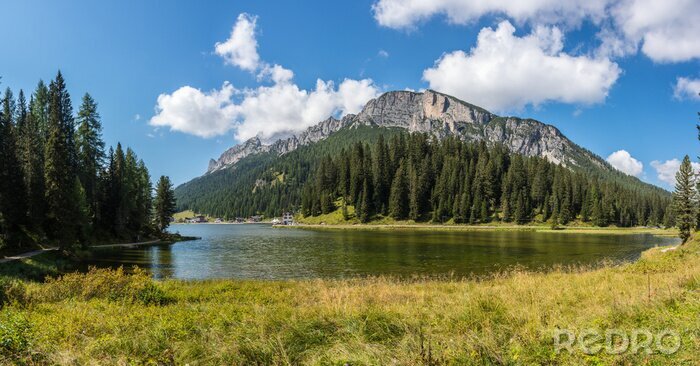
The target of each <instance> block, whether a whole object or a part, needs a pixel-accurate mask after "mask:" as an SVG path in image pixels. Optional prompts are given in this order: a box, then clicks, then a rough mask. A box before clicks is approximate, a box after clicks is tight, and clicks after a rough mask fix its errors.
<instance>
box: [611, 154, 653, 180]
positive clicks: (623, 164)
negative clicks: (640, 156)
mask: <svg viewBox="0 0 700 366" xmlns="http://www.w3.org/2000/svg"><path fill="white" fill-rule="evenodd" d="M606 160H607V161H608V163H610V165H612V166H613V167H614V168H615V169H617V170H619V171H621V172H623V173H625V174H628V175H632V176H635V177H638V176H640V175H641V174H642V170H643V169H644V164H642V162H641V161H639V160H637V159H635V158H633V157H632V155H630V153H629V152H627V151H626V150H618V151H615V152H614V153H612V154H610V156H608V158H607V159H606Z"/></svg>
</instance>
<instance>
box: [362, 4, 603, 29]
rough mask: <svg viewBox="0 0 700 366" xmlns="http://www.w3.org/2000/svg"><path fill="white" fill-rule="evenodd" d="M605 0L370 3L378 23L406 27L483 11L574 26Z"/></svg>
mask: <svg viewBox="0 0 700 366" xmlns="http://www.w3.org/2000/svg"><path fill="white" fill-rule="evenodd" d="M607 3H608V0H569V1H561V0H518V1H512V0H379V1H377V2H376V3H374V5H372V10H373V12H374V18H375V19H376V20H377V22H378V23H379V24H380V25H383V26H385V27H389V28H396V29H406V28H408V29H410V28H413V27H415V26H416V24H418V23H420V22H423V21H425V20H427V19H429V18H431V17H433V16H435V15H444V16H445V17H447V20H448V22H450V23H453V24H467V23H470V22H473V21H475V20H477V19H479V18H480V17H482V16H484V15H487V14H496V15H505V16H507V17H509V18H512V19H514V20H516V21H518V22H528V21H534V22H537V23H547V24H553V23H558V24H570V25H577V24H579V23H580V22H581V21H582V20H583V19H585V18H587V17H590V18H592V19H601V18H602V17H604V15H605V8H606V5H607Z"/></svg>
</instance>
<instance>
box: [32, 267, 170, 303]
mask: <svg viewBox="0 0 700 366" xmlns="http://www.w3.org/2000/svg"><path fill="white" fill-rule="evenodd" d="M31 297H32V299H34V300H39V301H46V302H58V301H63V300H66V299H75V300H81V301H85V300H90V299H106V300H109V301H125V302H140V303H143V304H146V305H151V304H153V305H161V304H165V303H166V302H167V296H166V294H165V292H164V291H163V290H162V289H161V288H160V287H158V285H157V284H156V283H155V282H154V281H153V280H152V279H151V278H150V276H149V275H148V274H147V273H146V272H144V271H143V270H141V269H139V268H138V267H134V269H133V271H132V273H126V272H125V271H124V269H123V268H122V267H119V268H118V269H99V268H95V267H91V268H90V269H89V270H88V272H87V273H79V272H75V273H69V274H66V275H63V276H61V277H58V278H49V279H47V281H46V284H45V285H43V286H41V287H40V288H39V289H37V290H36V291H35V292H33V293H32V294H31Z"/></svg>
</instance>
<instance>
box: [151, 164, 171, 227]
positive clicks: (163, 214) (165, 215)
mask: <svg viewBox="0 0 700 366" xmlns="http://www.w3.org/2000/svg"><path fill="white" fill-rule="evenodd" d="M154 206H155V220H156V229H157V230H158V231H159V232H161V233H163V232H165V229H167V228H168V226H169V225H170V219H171V218H172V217H173V214H174V213H175V208H176V203H175V192H174V191H173V185H172V183H170V178H168V177H166V176H161V177H160V179H158V184H157V185H156V198H155V205H154Z"/></svg>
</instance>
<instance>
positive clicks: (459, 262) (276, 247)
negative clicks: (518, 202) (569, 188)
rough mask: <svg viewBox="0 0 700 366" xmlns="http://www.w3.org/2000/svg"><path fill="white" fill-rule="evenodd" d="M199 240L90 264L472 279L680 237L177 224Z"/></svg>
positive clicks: (251, 274) (619, 253) (125, 252)
mask: <svg viewBox="0 0 700 366" xmlns="http://www.w3.org/2000/svg"><path fill="white" fill-rule="evenodd" d="M170 230H171V231H172V232H179V233H180V234H182V235H188V236H197V237H201V239H200V240H195V241H187V242H180V243H176V244H173V245H160V246H152V247H143V248H132V249H118V250H109V251H104V252H100V253H99V255H97V256H96V258H95V259H93V260H91V261H90V264H91V265H97V266H100V267H118V266H120V265H124V266H125V267H130V266H132V265H138V266H140V267H143V268H146V269H148V270H149V271H150V272H151V273H152V274H153V276H154V277H155V278H178V279H210V278H236V279H301V278H349V277H358V276H374V275H392V276H414V275H418V276H448V275H454V276H468V275H481V274H488V273H491V272H494V271H499V270H503V269H506V268H509V267H512V266H516V265H519V266H524V267H526V268H529V269H547V268H551V267H552V266H555V265H571V264H596V263H600V262H601V261H602V260H612V261H630V260H634V259H637V258H638V257H639V255H640V253H641V252H642V251H644V250H646V249H648V248H651V247H654V246H657V245H658V246H662V245H671V244H677V243H679V240H678V239H677V238H669V237H659V236H653V235H649V234H639V235H636V234H635V235H610V234H607V235H606V234H573V233H536V232H529V231H488V230H484V231H428V230H409V229H401V230H327V229H325V230H307V229H304V230H302V229H275V228H272V227H271V226H270V225H265V224H243V225H216V224H186V225H173V226H172V227H171V229H170Z"/></svg>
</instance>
